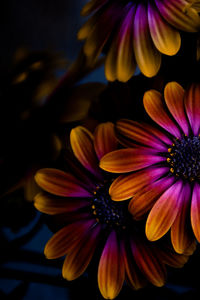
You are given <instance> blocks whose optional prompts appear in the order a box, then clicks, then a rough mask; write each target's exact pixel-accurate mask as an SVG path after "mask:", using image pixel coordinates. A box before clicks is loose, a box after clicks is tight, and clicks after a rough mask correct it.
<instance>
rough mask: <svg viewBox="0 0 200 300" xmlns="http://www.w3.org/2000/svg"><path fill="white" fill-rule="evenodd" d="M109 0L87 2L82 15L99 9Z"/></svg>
mask: <svg viewBox="0 0 200 300" xmlns="http://www.w3.org/2000/svg"><path fill="white" fill-rule="evenodd" d="M107 1H108V0H90V1H89V2H88V3H86V4H85V5H84V6H83V8H82V10H81V15H82V16H88V15H89V14H91V13H92V12H93V11H95V10H97V9H99V8H100V7H102V6H103V5H104V4H105V3H106V2H107Z"/></svg>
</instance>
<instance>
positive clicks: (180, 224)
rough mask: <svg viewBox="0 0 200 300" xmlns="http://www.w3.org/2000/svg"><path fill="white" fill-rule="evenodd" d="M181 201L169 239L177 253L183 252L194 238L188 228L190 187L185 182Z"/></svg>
mask: <svg viewBox="0 0 200 300" xmlns="http://www.w3.org/2000/svg"><path fill="white" fill-rule="evenodd" d="M180 197H181V198H182V201H181V202H182V203H181V207H180V210H179V212H178V215H177V217H176V219H175V221H174V223H173V225H172V228H171V241H172V245H173V247H174V250H175V251H176V252H177V253H180V254H182V253H185V251H186V249H187V248H188V247H189V246H190V245H191V244H192V242H193V240H194V238H193V234H192V231H191V228H190V216H189V214H190V202H191V201H190V200H191V189H190V185H189V184H187V185H186V186H184V187H183V189H182V196H180Z"/></svg>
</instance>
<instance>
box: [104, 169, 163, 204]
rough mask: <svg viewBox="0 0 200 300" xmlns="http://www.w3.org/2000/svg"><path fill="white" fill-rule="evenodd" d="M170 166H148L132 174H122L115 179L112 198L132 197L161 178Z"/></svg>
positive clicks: (124, 198)
mask: <svg viewBox="0 0 200 300" xmlns="http://www.w3.org/2000/svg"><path fill="white" fill-rule="evenodd" d="M166 172H168V168H160V167H159V168H147V169H144V170H142V171H138V172H135V173H132V174H130V175H121V176H119V177H118V178H117V179H115V180H114V181H113V183H112V184H111V186H110V189H109V194H110V196H111V198H112V200H115V201H121V200H126V199H129V198H130V197H132V196H133V195H134V194H135V193H137V192H138V191H140V190H141V189H143V188H144V187H145V186H148V184H150V183H151V182H153V181H155V180H157V179H159V178H160V177H161V176H163V175H164V174H165V173H166Z"/></svg>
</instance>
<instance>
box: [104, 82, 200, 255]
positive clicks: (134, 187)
mask: <svg viewBox="0 0 200 300" xmlns="http://www.w3.org/2000/svg"><path fill="white" fill-rule="evenodd" d="M143 101H144V107H145V110H146V112H147V113H148V115H149V116H150V117H151V118H152V119H153V121H155V122H156V123H157V124H158V125H159V126H160V127H162V129H163V130H159V129H158V128H157V127H152V126H150V125H147V124H141V123H138V122H134V121H129V120H125V119H124V120H119V121H118V123H117V125H116V128H117V132H118V136H119V140H120V141H121V142H122V144H124V145H126V146H128V148H127V149H121V150H116V151H114V152H112V153H109V154H107V155H105V156H104V157H103V158H102V160H101V162H100V166H101V167H102V168H103V169H104V170H107V171H110V172H116V173H127V172H130V174H123V175H121V176H119V177H118V178H117V179H116V180H115V181H114V182H113V183H112V185H111V187H110V195H111V198H112V199H113V200H115V201H121V200H125V199H129V198H131V197H132V199H131V200H130V203H129V211H130V212H131V214H132V215H133V216H134V218H136V219H140V218H142V217H143V216H145V215H146V214H147V213H148V212H149V214H148V217H147V221H146V236H147V238H148V239H149V240H150V241H155V240H158V239H160V238H161V237H162V236H164V235H165V234H166V233H167V232H168V231H169V229H171V241H172V244H173V247H174V249H175V250H176V252H178V253H183V252H184V251H185V250H186V249H187V248H188V247H189V246H190V245H191V244H192V243H193V241H194V239H195V237H196V239H197V240H198V241H199V242H200V196H199V195H200V135H199V134H200V85H199V84H193V85H191V86H190V88H188V89H187V91H185V90H184V89H183V88H182V87H181V86H180V85H179V84H178V83H176V82H169V83H168V84H167V85H166V86H165V89H164V100H163V98H162V95H161V93H160V92H157V91H156V90H150V91H147V92H146V93H145V94H144V98H143Z"/></svg>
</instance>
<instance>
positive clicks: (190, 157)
mask: <svg viewBox="0 0 200 300" xmlns="http://www.w3.org/2000/svg"><path fill="white" fill-rule="evenodd" d="M168 152H169V154H168V157H167V162H168V163H169V164H170V167H171V168H170V171H171V172H172V173H174V174H175V175H176V176H180V177H182V178H185V179H189V180H190V181H193V180H199V179H200V137H199V136H194V137H188V136H184V137H183V138H182V139H180V140H179V139H176V141H175V142H174V144H173V145H172V147H171V148H169V149H168Z"/></svg>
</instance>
